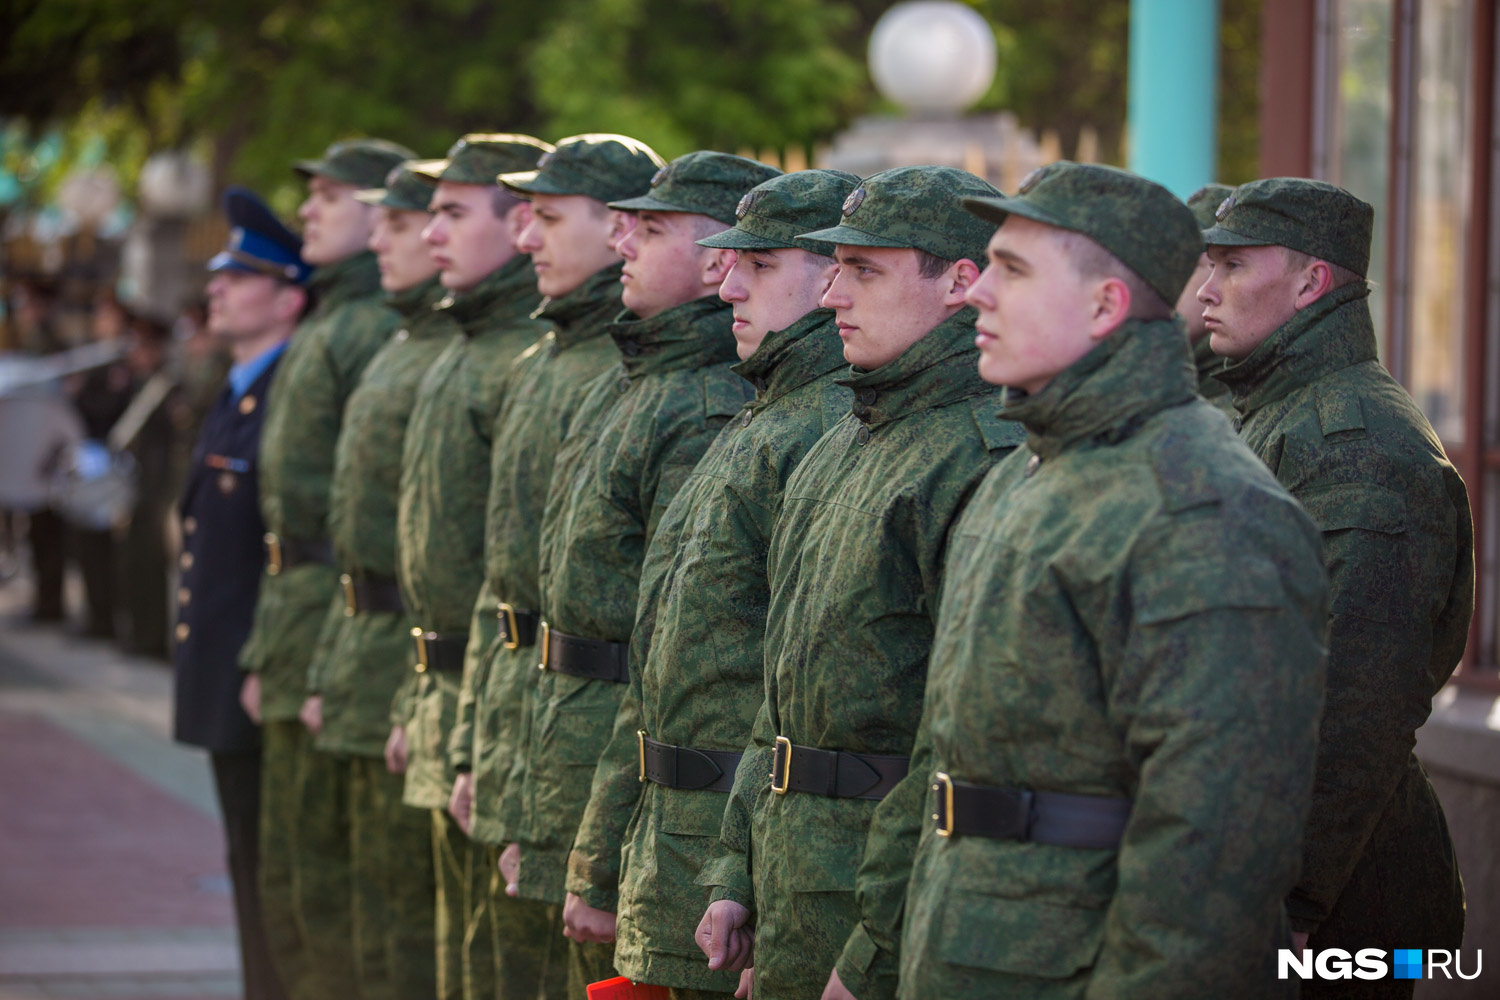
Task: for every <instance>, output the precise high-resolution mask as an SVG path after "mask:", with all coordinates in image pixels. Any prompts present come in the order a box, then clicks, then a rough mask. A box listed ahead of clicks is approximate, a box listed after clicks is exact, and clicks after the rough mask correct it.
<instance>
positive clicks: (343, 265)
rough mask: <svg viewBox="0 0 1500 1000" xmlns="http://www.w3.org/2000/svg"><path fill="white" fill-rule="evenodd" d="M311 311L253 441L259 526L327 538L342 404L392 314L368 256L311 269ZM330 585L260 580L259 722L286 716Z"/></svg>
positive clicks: (286, 577)
mask: <svg viewBox="0 0 1500 1000" xmlns="http://www.w3.org/2000/svg"><path fill="white" fill-rule="evenodd" d="M309 288H310V289H311V290H312V293H313V295H314V296H315V297H316V299H317V305H316V307H315V308H314V309H313V311H312V312H311V313H309V314H308V316H307V317H306V318H305V319H304V320H303V321H302V323H301V325H299V326H298V327H297V332H296V334H294V335H293V337H292V342H291V343H290V344H289V345H288V346H287V349H286V354H285V356H284V357H282V359H281V364H280V365H279V366H278V367H277V369H276V376H275V378H274V380H273V381H272V383H271V391H270V392H269V393H268V396H269V397H270V399H269V402H268V403H267V405H268V406H269V407H270V409H269V410H268V411H267V412H266V422H265V429H264V430H263V431H262V433H261V438H260V507H261V515H262V517H264V518H265V522H266V530H267V531H269V532H273V533H275V534H276V535H279V536H280V537H282V538H288V539H292V540H293V541H297V542H319V541H323V540H324V539H326V538H327V537H328V491H329V487H330V485H331V483H332V480H333V462H334V450H335V447H336V446H337V444H338V438H339V428H340V427H341V426H343V418H344V404H345V402H346V401H347V400H348V399H349V396H350V395H351V394H352V393H353V392H354V389H355V386H357V385H358V384H359V378H360V375H361V374H362V373H363V372H364V370H365V365H366V364H368V363H369V361H370V359H371V358H372V357H374V356H375V352H376V351H378V350H380V348H381V346H382V345H383V344H385V342H386V341H387V340H389V339H390V335H391V333H392V332H394V331H395V329H396V326H397V324H398V323H399V322H400V317H398V316H397V315H396V313H395V312H394V311H392V310H391V309H390V307H389V306H387V305H386V302H385V294H384V293H383V292H382V291H381V290H380V272H379V269H378V268H377V267H376V264H375V255H374V254H372V253H369V252H368V251H367V252H363V253H358V254H355V255H354V256H353V257H350V258H348V259H347V260H343V261H340V262H339V263H337V264H333V265H330V266H328V267H321V268H319V269H318V270H317V271H316V272H315V273H314V274H313V278H312V281H311V282H310V283H309ZM337 589H338V571H337V570H335V569H334V568H333V567H332V566H326V565H323V564H321V563H303V564H302V565H300V566H294V567H291V568H288V569H287V570H285V571H284V572H282V573H279V574H277V575H275V576H272V575H269V574H267V575H266V576H264V577H263V578H262V580H261V586H260V596H259V598H258V599H257V600H256V605H255V623H254V625H253V626H252V627H251V629H250V637H249V638H248V639H247V640H246V641H245V646H244V648H243V649H242V650H241V651H240V666H241V667H243V668H244V669H246V670H249V671H253V672H256V673H259V674H260V675H261V688H260V697H261V706H260V710H261V718H262V719H264V720H265V721H267V722H278V721H287V720H290V719H295V718H296V717H297V712H298V711H299V710H300V709H301V708H302V703H303V702H304V701H305V700H306V699H307V667H308V663H309V662H310V661H311V660H312V656H313V651H314V649H315V647H316V646H317V644H318V635H319V633H320V632H321V630H322V627H323V622H324V620H325V618H326V617H327V613H328V600H329V596H328V595H330V594H332V593H333V592H334V591H335V590H337Z"/></svg>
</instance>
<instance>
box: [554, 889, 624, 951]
mask: <svg viewBox="0 0 1500 1000" xmlns="http://www.w3.org/2000/svg"><path fill="white" fill-rule="evenodd" d="M563 936H564V937H570V938H572V939H573V940H574V941H596V942H598V943H599V944H610V943H611V942H613V941H614V939H615V915H614V914H613V913H610V912H609V911H608V910H596V909H594V907H592V906H590V905H589V904H587V903H585V902H584V901H583V900H582V899H581V898H580V897H578V896H575V895H573V894H572V893H571V892H570V893H568V896H567V899H566V900H564V902H563Z"/></svg>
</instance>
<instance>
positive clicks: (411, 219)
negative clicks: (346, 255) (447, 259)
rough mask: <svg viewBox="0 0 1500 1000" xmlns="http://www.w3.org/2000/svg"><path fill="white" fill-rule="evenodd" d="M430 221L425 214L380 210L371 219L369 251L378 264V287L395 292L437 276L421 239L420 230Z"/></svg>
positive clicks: (435, 268) (434, 263)
mask: <svg viewBox="0 0 1500 1000" xmlns="http://www.w3.org/2000/svg"><path fill="white" fill-rule="evenodd" d="M431 220H432V216H430V215H428V214H427V213H426V212H409V211H402V210H401V209H396V208H381V209H380V211H379V214H378V215H377V216H376V218H375V232H374V233H373V234H371V236H370V249H371V250H374V251H375V261H376V263H377V264H379V265H380V287H381V288H383V289H385V290H386V291H388V292H399V291H403V290H405V289H407V288H411V287H413V286H415V285H419V284H421V283H422V282H424V281H426V280H427V279H428V278H430V277H432V276H433V275H434V274H437V270H438V266H437V264H436V262H434V261H433V259H432V254H431V253H429V252H428V249H427V242H426V241H425V240H423V239H422V229H423V227H425V226H426V225H427V223H428V222H430V221H431Z"/></svg>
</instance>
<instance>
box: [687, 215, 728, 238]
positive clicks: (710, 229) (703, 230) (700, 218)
mask: <svg viewBox="0 0 1500 1000" xmlns="http://www.w3.org/2000/svg"><path fill="white" fill-rule="evenodd" d="M728 228H730V227H729V226H726V225H725V224H724V223H722V222H720V221H719V220H718V219H715V218H713V217H712V216H708V215H698V214H696V213H694V215H693V239H694V240H706V239H708V238H709V237H710V236H716V235H718V234H719V233H722V232H723V231H724V230H726V229H728Z"/></svg>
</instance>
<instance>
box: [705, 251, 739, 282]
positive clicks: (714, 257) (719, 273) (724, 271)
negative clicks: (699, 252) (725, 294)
mask: <svg viewBox="0 0 1500 1000" xmlns="http://www.w3.org/2000/svg"><path fill="white" fill-rule="evenodd" d="M703 249H704V250H705V251H706V253H705V254H704V255H703V275H702V281H703V283H704V284H705V285H713V286H714V287H715V288H718V287H719V286H720V285H722V284H723V283H724V278H725V277H726V276H727V275H728V274H729V269H730V268H732V267H734V251H733V250H716V249H713V248H711V247H704V248H703Z"/></svg>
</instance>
